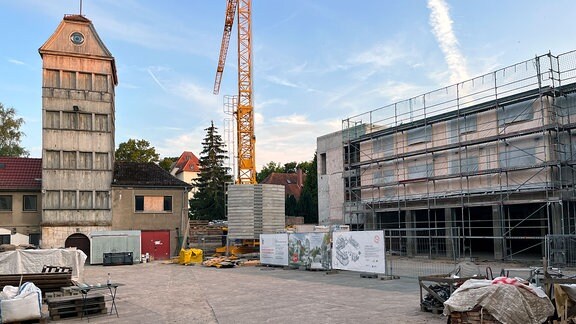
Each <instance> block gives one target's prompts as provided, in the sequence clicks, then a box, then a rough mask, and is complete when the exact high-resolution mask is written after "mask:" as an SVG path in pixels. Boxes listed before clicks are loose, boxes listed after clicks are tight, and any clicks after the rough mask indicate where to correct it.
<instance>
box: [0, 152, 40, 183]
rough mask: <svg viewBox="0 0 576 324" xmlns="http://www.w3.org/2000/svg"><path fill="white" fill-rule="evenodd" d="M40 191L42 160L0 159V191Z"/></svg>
mask: <svg viewBox="0 0 576 324" xmlns="http://www.w3.org/2000/svg"><path fill="white" fill-rule="evenodd" d="M40 189H42V159H38V158H18V157H0V190H40Z"/></svg>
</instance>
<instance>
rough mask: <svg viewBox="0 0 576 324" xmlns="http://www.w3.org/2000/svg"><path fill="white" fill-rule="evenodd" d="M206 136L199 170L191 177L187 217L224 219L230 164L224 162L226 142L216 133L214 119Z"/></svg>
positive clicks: (229, 181)
mask: <svg viewBox="0 0 576 324" xmlns="http://www.w3.org/2000/svg"><path fill="white" fill-rule="evenodd" d="M205 130H206V137H204V140H203V141H202V152H200V172H199V173H198V178H196V179H194V181H193V185H194V186H195V187H196V188H197V191H196V193H195V194H194V197H193V198H192V199H190V217H191V218H192V219H207V220H215V219H224V217H225V215H226V194H225V190H226V184H227V183H232V176H231V175H230V174H229V173H228V171H229V170H230V168H228V167H225V166H224V162H225V160H226V159H227V158H228V156H227V154H226V153H227V151H226V150H225V149H224V148H225V147H226V145H225V144H224V142H223V141H222V137H221V136H220V135H218V129H217V128H216V127H215V126H214V122H211V123H210V127H208V128H206V129H205Z"/></svg>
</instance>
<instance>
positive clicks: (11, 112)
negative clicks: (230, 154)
mask: <svg viewBox="0 0 576 324" xmlns="http://www.w3.org/2000/svg"><path fill="white" fill-rule="evenodd" d="M23 124H24V119H22V118H16V110H15V109H14V108H5V107H4V105H2V103H0V156H13V157H20V156H28V154H29V153H28V151H26V150H25V149H24V148H23V147H22V146H20V141H21V139H22V137H23V136H24V132H22V131H21V130H20V127H21V126H22V125H23Z"/></svg>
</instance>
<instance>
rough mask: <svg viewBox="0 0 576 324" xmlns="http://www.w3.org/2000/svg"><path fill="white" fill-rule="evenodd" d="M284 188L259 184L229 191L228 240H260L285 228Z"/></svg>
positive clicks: (235, 187)
mask: <svg viewBox="0 0 576 324" xmlns="http://www.w3.org/2000/svg"><path fill="white" fill-rule="evenodd" d="M284 217H285V216H284V186H279V185H270V184H258V185H246V184H242V185H233V186H230V187H228V237H229V238H231V239H256V238H258V237H259V235H260V234H268V233H276V231H278V230H283V229H284V227H285V218H284Z"/></svg>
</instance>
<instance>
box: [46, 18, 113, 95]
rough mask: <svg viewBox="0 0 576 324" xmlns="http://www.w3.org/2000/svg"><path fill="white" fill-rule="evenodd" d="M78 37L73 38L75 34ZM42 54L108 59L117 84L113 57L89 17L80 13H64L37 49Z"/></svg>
mask: <svg viewBox="0 0 576 324" xmlns="http://www.w3.org/2000/svg"><path fill="white" fill-rule="evenodd" d="M78 34H80V35H79V36H81V37H80V38H76V39H73V38H74V37H75V35H78ZM38 52H39V53H40V56H41V57H44V55H49V54H54V55H67V56H72V57H90V58H94V59H99V60H108V61H110V63H111V64H112V74H113V78H114V84H115V85H117V84H118V76H117V73H116V63H115V61H114V57H113V56H112V54H111V53H110V51H109V50H108V48H106V45H104V42H102V40H101V39H100V36H98V33H97V32H96V29H95V28H94V25H93V24H92V21H90V19H88V18H86V17H84V16H81V15H65V16H64V19H62V21H61V22H60V24H59V25H58V27H57V28H56V30H55V31H54V33H53V34H52V36H50V38H48V40H47V41H46V42H45V43H44V44H43V45H42V46H40V48H39V49H38Z"/></svg>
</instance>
